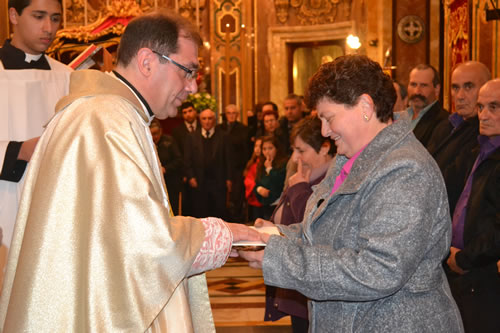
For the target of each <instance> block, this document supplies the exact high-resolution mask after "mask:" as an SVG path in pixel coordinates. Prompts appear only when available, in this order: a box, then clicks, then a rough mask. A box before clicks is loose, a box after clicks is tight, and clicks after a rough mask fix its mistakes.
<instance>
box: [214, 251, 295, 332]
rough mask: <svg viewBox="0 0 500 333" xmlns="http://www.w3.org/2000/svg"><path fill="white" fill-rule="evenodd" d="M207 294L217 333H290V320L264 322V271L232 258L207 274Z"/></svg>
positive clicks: (287, 318)
mask: <svg viewBox="0 0 500 333" xmlns="http://www.w3.org/2000/svg"><path fill="white" fill-rule="evenodd" d="M206 275H207V283H208V292H209V295H210V303H211V304H212V312H213V316H214V321H215V326H216V329H217V333H233V332H234V333H264V332H265V333H285V332H286V333H288V332H291V327H290V317H285V318H282V319H281V320H279V321H276V322H265V321H264V307H265V286H264V280H263V278H262V271H261V270H258V269H253V268H250V267H248V264H247V263H246V262H245V261H242V260H239V259H238V258H230V259H229V260H228V262H227V263H226V264H225V265H224V266H223V267H221V268H219V269H216V270H213V271H210V272H207V274H206Z"/></svg>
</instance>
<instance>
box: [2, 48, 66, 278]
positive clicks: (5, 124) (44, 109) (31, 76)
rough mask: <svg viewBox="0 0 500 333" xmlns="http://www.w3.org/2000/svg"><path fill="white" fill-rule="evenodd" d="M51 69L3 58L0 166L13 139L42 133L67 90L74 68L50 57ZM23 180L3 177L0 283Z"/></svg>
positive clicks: (22, 138) (26, 137) (48, 58)
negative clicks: (11, 65)
mask: <svg viewBox="0 0 500 333" xmlns="http://www.w3.org/2000/svg"><path fill="white" fill-rule="evenodd" d="M45 57H46V58H47V61H48V63H49V65H50V68H51V70H40V69H10V70H9V69H4V67H3V65H2V63H1V61H0V170H1V168H2V167H3V163H4V157H5V152H6V150H7V145H8V144H9V142H10V141H26V140H28V139H31V138H34V137H38V136H40V135H41V134H42V132H43V130H44V126H45V125H46V124H47V122H48V121H49V119H50V118H52V116H53V115H54V107H55V105H56V103H57V101H58V100H59V99H60V98H62V97H63V96H65V95H67V94H68V90H69V76H70V74H71V69H70V68H69V67H68V66H66V65H64V64H62V63H60V62H58V61H56V60H54V59H52V58H50V57H47V56H45ZM23 184H24V176H23V178H22V179H21V180H20V181H19V182H17V183H16V182H9V181H5V180H0V227H1V228H2V230H3V240H2V247H1V249H0V285H1V282H2V281H3V274H4V269H5V265H6V262H7V253H8V249H9V247H10V243H11V239H12V233H13V229H14V224H15V220H16V213H17V208H18V205H19V200H20V196H21V192H22V188H23Z"/></svg>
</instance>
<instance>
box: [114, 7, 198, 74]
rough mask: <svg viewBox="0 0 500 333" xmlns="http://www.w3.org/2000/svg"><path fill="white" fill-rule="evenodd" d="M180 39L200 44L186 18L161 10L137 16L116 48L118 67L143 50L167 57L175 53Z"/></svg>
mask: <svg viewBox="0 0 500 333" xmlns="http://www.w3.org/2000/svg"><path fill="white" fill-rule="evenodd" d="M179 37H183V38H186V39H189V40H192V41H193V42H195V43H196V44H197V45H198V46H200V45H201V37H200V34H199V33H198V31H196V29H195V28H194V26H193V25H192V24H191V22H189V21H188V20H187V19H185V18H183V17H182V16H180V15H177V14H171V13H167V12H163V11H159V12H154V13H152V14H148V15H143V16H139V17H137V18H135V19H133V20H132V21H131V22H130V23H129V24H128V25H127V28H126V29H125V32H124V33H123V36H122V38H121V40H120V46H119V47H118V64H120V65H122V66H127V65H128V64H129V63H130V61H131V60H132V59H133V58H134V57H135V56H136V54H137V52H138V51H139V50H140V49H141V48H144V47H147V48H149V49H151V50H153V51H156V52H159V53H161V54H164V55H166V56H168V55H170V54H171V53H175V52H177V50H178V47H179V45H178V39H179Z"/></svg>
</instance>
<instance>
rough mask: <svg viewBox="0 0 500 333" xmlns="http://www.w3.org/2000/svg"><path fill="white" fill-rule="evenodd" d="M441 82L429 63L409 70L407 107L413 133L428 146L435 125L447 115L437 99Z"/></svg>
mask: <svg viewBox="0 0 500 333" xmlns="http://www.w3.org/2000/svg"><path fill="white" fill-rule="evenodd" d="M440 90H441V84H440V79H439V73H438V72H437V70H436V69H435V68H434V67H432V66H431V65H418V66H417V67H415V68H413V69H412V70H411V72H410V79H409V83H408V102H409V104H410V107H409V108H408V109H407V112H408V114H409V115H410V117H411V119H412V122H411V124H412V127H413V133H414V134H415V136H416V137H417V139H418V140H419V141H420V142H421V143H422V144H423V145H424V146H425V147H426V148H428V146H429V143H430V139H431V136H432V133H433V132H434V129H435V127H436V125H437V124H438V123H439V122H440V121H441V120H443V119H446V118H447V117H448V112H446V111H445V110H443V109H442V108H441V104H440V103H439V101H438V98H439V91H440Z"/></svg>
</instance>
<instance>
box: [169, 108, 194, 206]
mask: <svg viewBox="0 0 500 333" xmlns="http://www.w3.org/2000/svg"><path fill="white" fill-rule="evenodd" d="M179 109H180V110H181V113H182V119H184V122H183V123H182V124H180V125H179V126H177V127H176V128H174V130H173V131H172V137H173V138H174V142H175V144H176V145H177V147H178V150H179V151H180V153H181V155H182V156H184V146H185V145H186V141H187V137H188V135H189V134H190V133H195V132H196V133H201V127H200V125H199V123H198V112H196V109H195V108H194V105H193V103H191V102H184V103H182V105H181V106H180V107H179ZM183 162H184V158H183ZM182 169H183V170H182V182H183V184H182V195H181V196H180V198H181V205H182V215H194V214H193V209H194V208H193V200H194V198H193V193H192V192H193V190H192V189H191V187H189V185H188V184H187V176H186V173H185V172H184V170H185V167H184V166H183V168H182Z"/></svg>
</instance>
